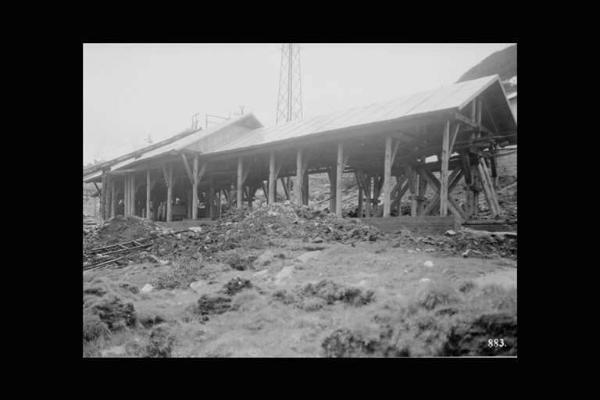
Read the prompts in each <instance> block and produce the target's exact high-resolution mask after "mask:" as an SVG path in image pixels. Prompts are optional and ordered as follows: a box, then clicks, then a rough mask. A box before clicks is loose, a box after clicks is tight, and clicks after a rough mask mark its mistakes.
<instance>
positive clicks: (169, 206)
mask: <svg viewBox="0 0 600 400" xmlns="http://www.w3.org/2000/svg"><path fill="white" fill-rule="evenodd" d="M167 182H168V185H167V222H171V221H172V220H173V205H172V203H173V166H172V165H171V164H169V167H168V175H167Z"/></svg>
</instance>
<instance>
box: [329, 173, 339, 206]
mask: <svg viewBox="0 0 600 400" xmlns="http://www.w3.org/2000/svg"><path fill="white" fill-rule="evenodd" d="M327 176H328V177H329V211H330V212H332V213H334V212H335V205H336V201H335V188H336V176H337V174H336V171H334V170H333V167H330V168H329V169H328V170H327Z"/></svg>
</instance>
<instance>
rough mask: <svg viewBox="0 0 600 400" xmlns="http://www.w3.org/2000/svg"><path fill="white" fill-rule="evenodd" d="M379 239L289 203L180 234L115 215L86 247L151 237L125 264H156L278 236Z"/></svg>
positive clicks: (234, 213) (366, 229)
mask: <svg viewBox="0 0 600 400" xmlns="http://www.w3.org/2000/svg"><path fill="white" fill-rule="evenodd" d="M379 237H381V232H380V231H379V230H378V229H377V228H375V227H373V226H371V225H367V224H363V223H361V222H360V221H357V220H349V219H342V218H337V217H336V216H335V215H334V214H330V213H327V212H324V211H321V210H317V209H313V208H310V207H308V206H297V205H293V204H291V203H289V202H285V203H275V204H273V205H271V206H269V205H263V206H259V207H255V208H254V209H252V210H231V211H229V212H228V213H226V214H225V215H223V217H222V218H221V219H220V220H219V221H217V222H216V223H214V224H211V225H205V226H202V227H193V229H192V228H190V229H189V230H185V231H179V232H173V231H172V230H168V229H164V228H162V227H160V226H159V225H157V224H154V223H153V222H151V221H147V220H145V219H142V218H138V217H127V218H124V217H116V218H113V219H111V220H110V221H108V222H107V223H105V224H104V225H102V226H101V227H100V228H99V229H98V230H97V231H96V232H95V233H94V234H93V238H92V237H91V238H88V240H87V243H88V245H87V246H86V247H90V246H92V244H93V246H92V247H98V246H101V245H104V246H106V245H110V244H114V243H119V242H123V241H127V240H130V241H131V240H133V239H137V240H140V239H142V238H151V241H152V245H151V246H150V247H149V248H147V249H145V250H146V251H141V252H136V253H135V254H128V255H127V257H126V261H120V262H121V263H126V262H144V261H152V259H153V258H154V261H156V259H162V260H173V259H177V258H189V259H194V260H200V259H212V258H215V254H216V253H220V252H227V251H229V250H235V249H239V248H244V249H247V250H250V251H251V250H252V249H264V248H265V247H267V246H268V245H269V244H270V243H271V241H272V240H275V239H277V238H298V239H302V240H304V241H311V242H315V243H320V242H324V241H337V242H342V243H353V242H356V241H361V240H368V241H375V240H377V239H378V238H379ZM217 258H218V257H217ZM217 261H223V260H220V259H219V260H217ZM239 261H240V262H236V260H234V259H233V258H232V259H231V260H228V261H227V262H226V263H228V264H230V265H232V267H233V268H235V269H239V270H242V269H246V268H245V266H246V264H248V262H250V263H251V262H252V261H253V259H248V260H245V259H240V260H239ZM238 264H239V265H238Z"/></svg>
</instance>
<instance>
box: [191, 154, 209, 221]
mask: <svg viewBox="0 0 600 400" xmlns="http://www.w3.org/2000/svg"><path fill="white" fill-rule="evenodd" d="M205 166H206V164H203V165H202V167H205ZM193 173H194V180H193V182H192V219H198V182H199V181H200V179H202V178H201V177H200V176H199V175H200V174H199V172H198V156H194V171H193ZM202 173H204V172H202Z"/></svg>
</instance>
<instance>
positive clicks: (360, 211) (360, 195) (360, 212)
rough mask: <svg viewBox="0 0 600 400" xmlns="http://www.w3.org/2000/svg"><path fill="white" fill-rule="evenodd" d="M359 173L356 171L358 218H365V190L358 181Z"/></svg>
mask: <svg viewBox="0 0 600 400" xmlns="http://www.w3.org/2000/svg"><path fill="white" fill-rule="evenodd" d="M357 174H358V173H357V172H356V171H354V178H355V179H356V186H358V210H357V211H358V218H362V216H363V188H362V184H361V183H360V180H359V179H358V175H357Z"/></svg>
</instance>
